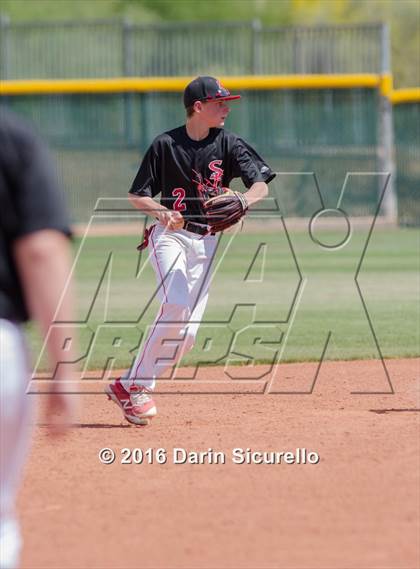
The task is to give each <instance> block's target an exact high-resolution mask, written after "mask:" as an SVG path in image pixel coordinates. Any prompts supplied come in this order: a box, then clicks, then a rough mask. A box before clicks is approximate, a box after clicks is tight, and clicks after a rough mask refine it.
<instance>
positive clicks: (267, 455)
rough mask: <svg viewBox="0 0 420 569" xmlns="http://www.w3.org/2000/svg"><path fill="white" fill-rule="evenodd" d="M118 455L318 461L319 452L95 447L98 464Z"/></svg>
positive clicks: (136, 460) (181, 460)
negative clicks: (227, 451)
mask: <svg viewBox="0 0 420 569" xmlns="http://www.w3.org/2000/svg"><path fill="white" fill-rule="evenodd" d="M117 459H118V461H119V462H120V464H167V463H168V462H169V463H172V464H180V465H183V464H208V465H211V464H226V463H227V462H231V463H232V464H274V465H282V464H287V465H289V464H296V465H301V464H318V462H319V461H320V456H319V454H318V453H317V452H316V451H311V450H307V449H306V448H300V447H299V448H296V449H295V450H294V451H284V450H282V451H261V450H253V449H251V448H249V447H248V448H241V447H237V448H233V449H232V451H231V452H230V454H228V453H226V452H224V451H220V450H214V449H212V448H208V449H207V450H203V451H197V450H190V449H185V448H182V447H174V448H173V449H170V450H167V449H165V448H157V449H153V448H147V449H141V448H133V449H130V448H122V449H120V451H119V456H118V454H117V453H116V452H115V451H113V450H112V449H110V448H103V449H101V450H100V451H99V460H100V462H102V464H112V463H113V462H115V461H116V460H117Z"/></svg>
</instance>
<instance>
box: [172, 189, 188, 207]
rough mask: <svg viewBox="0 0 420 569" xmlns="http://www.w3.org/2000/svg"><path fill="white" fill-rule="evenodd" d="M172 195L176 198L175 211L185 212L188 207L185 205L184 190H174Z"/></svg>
mask: <svg viewBox="0 0 420 569" xmlns="http://www.w3.org/2000/svg"><path fill="white" fill-rule="evenodd" d="M172 195H173V196H174V197H176V200H175V201H174V210H175V211H185V210H186V209H187V206H186V205H185V203H184V199H185V190H184V188H174V189H173V190H172Z"/></svg>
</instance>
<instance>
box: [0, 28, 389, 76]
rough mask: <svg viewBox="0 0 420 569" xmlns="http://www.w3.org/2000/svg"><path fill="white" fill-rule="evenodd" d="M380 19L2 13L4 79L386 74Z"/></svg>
mask: <svg viewBox="0 0 420 569" xmlns="http://www.w3.org/2000/svg"><path fill="white" fill-rule="evenodd" d="M382 29H383V26H382V25H380V24H373V25H372V24H366V25H362V24H360V25H359V24H358V25H349V26H318V27H314V28H309V27H308V28H291V27H290V28H288V27H281V28H280V27H263V26H261V24H260V22H258V21H254V22H232V23H229V22H227V23H226V22H217V23H216V22H215V23H212V22H210V23H200V22H194V23H191V22H186V23H170V24H169V23H168V24H164V23H160V24H148V25H138V24H134V23H131V22H129V21H94V22H64V23H60V22H46V23H34V22H30V23H21V22H19V23H14V22H9V21H8V20H7V19H5V18H4V17H3V18H1V19H0V41H1V49H0V79H42V78H55V79H58V78H74V77H78V78H83V77H118V76H132V75H135V76H141V77H150V76H189V75H197V74H205V73H208V74H214V75H246V74H294V73H298V74H299V73H305V74H306V73H379V72H381V71H382V70H383V61H382V59H381V58H382V56H383V50H382V48H381V36H382Z"/></svg>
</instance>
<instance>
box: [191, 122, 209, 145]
mask: <svg viewBox="0 0 420 569" xmlns="http://www.w3.org/2000/svg"><path fill="white" fill-rule="evenodd" d="M185 128H186V129H187V134H188V136H189V137H190V138H191V139H192V140H203V139H204V138H207V137H208V135H209V132H210V129H209V127H208V126H207V125H205V124H203V123H202V122H199V121H198V120H194V118H191V119H188V120H187V122H186V125H185Z"/></svg>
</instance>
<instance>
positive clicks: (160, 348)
mask: <svg viewBox="0 0 420 569" xmlns="http://www.w3.org/2000/svg"><path fill="white" fill-rule="evenodd" d="M216 247H217V237H216V236H214V235H206V236H205V237H203V236H201V235H196V234H194V233H190V232H188V231H185V230H184V229H181V230H177V231H171V230H167V229H166V228H165V227H164V226H162V225H160V224H157V225H156V226H155V227H154V229H153V230H152V233H151V235H150V239H149V248H150V256H149V260H150V262H151V263H152V266H153V268H154V271H155V273H156V278H157V281H158V285H159V291H158V295H159V299H160V301H161V303H162V304H161V306H160V309H159V312H158V314H157V317H156V319H155V321H154V323H153V325H152V327H151V329H150V331H149V333H148V335H147V337H146V339H145V341H144V343H143V346H142V349H141V350H140V353H139V354H138V356H137V358H136V360H135V361H134V364H133V366H132V368H131V370H130V371H129V373H128V374H127V376H126V378H123V379H122V383H123V385H124V387H125V388H126V389H129V387H131V386H132V385H134V384H137V385H144V386H146V387H147V388H149V389H154V387H155V383H156V380H157V379H158V378H159V377H161V376H162V375H163V374H164V373H165V371H166V370H167V369H168V368H169V367H171V366H174V365H175V364H176V363H177V362H178V361H179V360H180V358H181V357H182V356H183V355H184V354H186V353H187V352H188V351H189V350H190V349H191V348H192V347H193V345H194V341H195V337H196V335H197V331H198V328H199V326H200V322H201V319H202V317H203V314H204V310H205V308H206V304H207V300H208V293H209V285H210V276H211V266H212V260H213V257H214V254H215V251H216Z"/></svg>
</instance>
